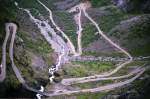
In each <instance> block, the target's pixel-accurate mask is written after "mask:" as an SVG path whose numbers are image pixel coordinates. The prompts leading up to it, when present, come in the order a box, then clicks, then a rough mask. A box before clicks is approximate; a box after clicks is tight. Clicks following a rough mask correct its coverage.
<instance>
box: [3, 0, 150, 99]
mask: <svg viewBox="0 0 150 99" xmlns="http://www.w3.org/2000/svg"><path fill="white" fill-rule="evenodd" d="M37 1H38V2H39V3H40V4H41V5H42V6H43V7H44V8H45V9H46V10H47V11H48V12H49V18H50V21H51V22H52V23H53V25H54V26H55V27H56V29H57V30H58V31H59V32H61V33H62V35H63V36H64V37H65V38H66V39H67V41H68V43H69V45H70V49H71V51H72V53H73V54H74V56H79V55H81V53H82V46H81V32H82V27H81V13H82V12H83V14H84V15H85V17H86V18H88V19H89V20H90V21H91V22H92V23H93V25H94V26H95V27H96V28H97V30H98V33H99V34H100V35H101V36H102V37H103V38H104V39H105V40H106V41H108V42H109V43H110V44H111V45H112V46H114V47H116V48H118V49H119V50H120V51H122V52H123V53H124V54H126V55H127V56H128V57H129V60H127V61H125V62H124V63H122V64H119V65H118V66H117V67H116V68H115V69H114V70H112V71H111V72H106V73H104V74H102V75H94V76H88V77H80V78H67V79H63V80H62V82H61V83H62V84H64V85H71V84H75V83H85V82H90V81H99V80H109V79H112V80H114V79H123V78H128V77H131V76H133V77H131V78H130V79H127V80H125V81H122V82H117V83H112V84H108V85H104V86H100V87H97V88H90V89H80V90H66V89H62V90H59V91H54V92H51V93H50V92H45V91H44V92H41V91H39V90H37V89H34V88H32V87H30V86H28V85H27V84H26V82H25V80H24V79H23V77H22V75H21V72H20V71H19V70H18V68H17V67H16V65H15V63H14V60H13V45H14V40H15V35H16V30H17V26H16V24H14V23H9V25H10V27H11V31H12V32H11V33H12V38H11V42H10V48H9V56H10V59H11V64H12V68H13V71H14V72H15V74H16V76H17V79H18V80H19V82H20V83H22V84H23V86H24V87H25V88H26V89H28V90H30V91H33V92H36V93H38V94H40V95H45V96H57V95H65V94H74V93H85V92H98V91H105V90H113V89H114V88H117V87H122V86H124V85H126V84H129V83H132V82H133V81H134V80H136V79H137V78H138V77H140V76H141V75H142V74H143V73H144V72H145V71H146V70H147V69H148V68H147V67H143V68H137V69H135V70H134V71H132V72H130V73H129V74H127V75H123V76H118V77H108V76H111V75H112V74H114V73H116V72H117V71H118V70H120V69H121V68H122V67H124V66H125V65H127V64H129V63H131V62H132V60H133V58H132V56H131V55H130V54H129V53H128V52H127V51H126V50H124V49H123V48H121V47H120V46H119V45H117V44H116V43H114V42H113V41H112V40H111V39H109V38H108V37H107V36H106V35H105V34H104V33H103V32H102V31H101V29H100V27H99V26H98V24H97V23H96V22H95V21H94V20H93V19H92V18H91V17H90V16H89V15H88V13H87V12H86V9H85V8H84V7H83V8H82V7H80V9H79V13H78V15H79V17H78V18H79V20H78V22H77V24H78V26H79V30H78V31H77V33H78V46H79V47H80V48H79V53H80V54H79V53H77V52H76V51H75V47H74V45H73V44H72V42H71V40H70V39H69V38H68V36H67V35H66V34H65V33H64V32H63V31H62V30H61V29H60V27H58V26H57V25H56V23H55V22H54V20H53V16H52V11H51V10H50V9H49V8H48V7H46V6H45V5H44V4H43V3H42V2H41V1H39V0H37ZM15 4H16V3H15ZM83 5H84V4H83ZM16 6H18V4H16ZM19 9H22V10H24V11H25V12H27V14H28V15H29V17H30V19H31V20H32V21H33V22H34V23H35V24H36V25H37V26H38V28H39V29H40V31H41V34H42V35H43V36H44V37H45V39H46V40H47V41H48V42H49V44H51V45H52V47H53V48H54V49H55V51H56V52H59V53H61V54H60V56H59V58H58V64H57V65H58V66H60V65H61V63H62V62H61V61H63V60H62V59H63V58H65V56H66V57H67V55H68V50H67V48H68V47H67V44H66V43H65V42H64V40H63V39H62V38H61V37H60V36H59V35H57V33H56V32H55V31H54V29H53V28H52V27H51V26H50V24H48V22H46V21H41V20H39V19H36V18H35V17H34V16H33V15H32V14H31V13H30V10H28V9H23V8H19ZM41 24H44V26H42V25H41ZM8 32H9V33H8V34H10V30H8ZM49 32H50V33H51V34H52V35H53V37H55V38H51V37H50V36H49ZM7 36H9V35H7V32H6V37H5V39H6V41H4V43H3V44H4V51H3V54H4V56H5V55H6V45H5V43H7V39H8V37H7ZM54 39H55V40H54ZM56 41H57V42H56ZM62 46H64V49H65V50H64V51H63V49H62ZM4 58H5V60H4V59H3V60H4V61H6V56H5V57H4ZM63 63H64V62H63ZM4 65H5V64H4ZM2 66H3V65H2ZM106 77H107V78H106Z"/></svg>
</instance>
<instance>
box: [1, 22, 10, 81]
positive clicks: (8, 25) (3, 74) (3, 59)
mask: <svg viewBox="0 0 150 99" xmlns="http://www.w3.org/2000/svg"><path fill="white" fill-rule="evenodd" d="M11 25H12V24H8V23H6V24H5V31H6V36H5V39H4V42H3V45H2V60H1V66H0V69H1V73H0V82H3V81H4V79H5V78H6V45H7V41H8V38H9V35H10V29H9V28H10V26H11Z"/></svg>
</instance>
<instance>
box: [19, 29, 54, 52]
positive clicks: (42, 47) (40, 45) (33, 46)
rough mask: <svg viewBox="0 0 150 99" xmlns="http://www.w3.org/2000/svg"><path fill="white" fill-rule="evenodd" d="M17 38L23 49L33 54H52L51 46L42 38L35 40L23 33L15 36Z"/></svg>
mask: <svg viewBox="0 0 150 99" xmlns="http://www.w3.org/2000/svg"><path fill="white" fill-rule="evenodd" d="M17 36H18V37H20V38H21V39H22V40H23V43H24V45H25V47H27V48H28V49H30V50H31V51H33V52H37V53H40V54H46V53H51V52H53V50H52V48H51V45H50V44H48V42H47V41H46V40H44V38H39V39H36V40H35V39H33V38H31V37H30V36H29V35H28V34H27V33H25V32H20V33H18V34H17Z"/></svg>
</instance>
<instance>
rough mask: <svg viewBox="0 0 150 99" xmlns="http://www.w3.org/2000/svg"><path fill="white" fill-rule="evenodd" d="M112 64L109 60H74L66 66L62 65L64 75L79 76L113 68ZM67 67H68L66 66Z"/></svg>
mask: <svg viewBox="0 0 150 99" xmlns="http://www.w3.org/2000/svg"><path fill="white" fill-rule="evenodd" d="M114 66H115V65H114V64H113V63H111V62H99V61H86V62H81V61H76V62H72V64H68V66H65V67H64V71H65V75H67V76H71V77H81V76H88V75H94V74H98V73H100V72H104V71H108V70H110V69H111V68H114ZM68 67H69V68H68Z"/></svg>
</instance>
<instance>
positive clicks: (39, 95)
mask: <svg viewBox="0 0 150 99" xmlns="http://www.w3.org/2000/svg"><path fill="white" fill-rule="evenodd" d="M39 91H40V92H44V87H43V86H41V89H40V90H39ZM36 97H37V99H41V97H42V95H41V94H36Z"/></svg>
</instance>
